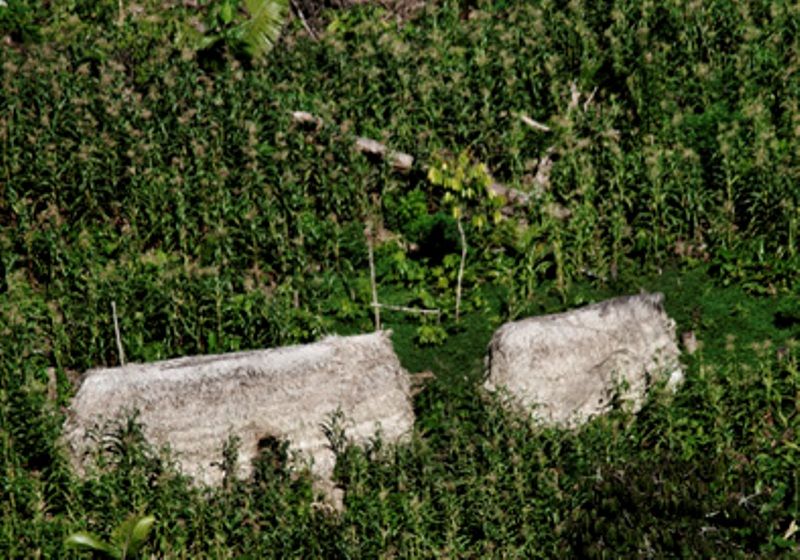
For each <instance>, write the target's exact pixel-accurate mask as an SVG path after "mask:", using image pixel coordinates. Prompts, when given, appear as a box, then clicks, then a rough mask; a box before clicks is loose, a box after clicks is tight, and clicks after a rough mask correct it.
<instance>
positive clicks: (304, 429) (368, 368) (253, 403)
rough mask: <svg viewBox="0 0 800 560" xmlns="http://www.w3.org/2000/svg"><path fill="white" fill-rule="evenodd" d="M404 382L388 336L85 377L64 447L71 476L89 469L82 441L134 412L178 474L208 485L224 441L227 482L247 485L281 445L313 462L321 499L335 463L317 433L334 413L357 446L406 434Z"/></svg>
mask: <svg viewBox="0 0 800 560" xmlns="http://www.w3.org/2000/svg"><path fill="white" fill-rule="evenodd" d="M410 395H411V382H410V378H409V376H408V373H407V372H406V371H405V370H404V369H403V367H402V366H401V365H400V362H399V360H398V358H397V356H396V354H395V353H394V350H393V348H392V344H391V340H390V333H389V332H388V331H382V332H377V333H372V334H367V335H359V336H352V337H336V336H332V337H328V338H325V339H324V340H322V341H321V342H317V343H314V344H307V345H301V346H290V347H285V348H276V349H272V350H257V351H249V352H237V353H232V354H222V355H212V356H195V357H187V358H178V359H174V360H167V361H162V362H156V363H151V364H128V365H126V366H124V367H117V368H108V369H95V370H91V371H89V372H87V373H86V374H85V376H84V378H83V380H82V383H81V384H80V388H79V390H78V392H77V394H76V395H75V397H74V398H73V400H72V403H71V406H70V407H69V410H68V414H67V419H66V422H65V425H64V441H65V443H66V447H67V449H68V451H69V454H70V457H71V460H72V463H73V465H74V466H75V468H76V470H77V471H78V472H79V473H81V474H83V473H85V472H87V470H91V465H92V458H93V456H94V455H95V452H96V450H97V445H98V442H97V441H96V440H93V439H92V437H90V436H91V434H92V433H95V432H96V431H98V430H103V429H104V427H108V426H110V425H113V423H115V422H121V421H122V422H124V421H125V419H126V418H127V417H130V415H131V413H133V412H134V411H136V412H138V418H137V421H138V422H139V423H141V425H142V430H143V433H144V436H145V438H146V439H147V440H148V442H150V443H151V444H152V445H154V446H155V447H156V448H161V447H163V446H165V445H168V446H169V447H170V449H171V451H172V453H173V455H174V458H176V459H177V460H178V464H179V468H180V470H181V471H182V472H183V473H185V474H187V475H189V476H191V477H192V478H194V479H195V480H196V481H197V482H198V483H201V484H207V485H216V484H218V483H220V482H221V481H222V479H223V474H224V473H223V471H222V469H221V468H220V467H219V466H218V465H219V464H220V463H221V462H222V449H223V446H224V445H225V443H226V441H227V440H228V438H229V437H230V436H236V437H238V438H239V440H240V447H239V460H238V464H237V466H236V474H237V475H238V476H239V477H243V478H244V477H247V476H249V475H250V474H251V472H252V466H253V465H252V463H253V460H254V459H256V457H257V456H258V454H259V449H260V447H261V446H263V445H264V443H265V442H275V441H279V442H284V441H285V442H288V443H289V450H290V451H297V452H299V455H300V457H302V458H303V459H311V460H312V461H313V463H312V467H311V470H312V472H313V473H314V474H315V475H316V476H317V477H318V480H319V482H320V485H319V486H318V487H319V488H321V489H322V490H323V491H325V492H328V493H329V495H330V493H331V492H332V490H333V486H332V484H331V476H332V474H333V468H334V464H335V456H334V453H333V452H332V451H331V449H330V447H329V442H328V440H327V438H326V435H325V433H324V430H323V428H322V426H323V424H325V423H327V422H329V421H330V418H331V414H332V413H334V412H336V411H341V413H343V415H344V418H345V419H346V420H347V425H346V430H345V433H346V436H347V437H348V438H350V439H351V440H352V441H354V442H356V443H362V442H365V441H367V440H368V439H369V438H370V437H372V436H374V434H375V432H376V430H377V429H379V428H380V433H381V435H382V437H383V439H384V441H386V442H397V441H399V440H400V439H402V438H404V437H405V436H406V435H407V434H409V433H410V431H411V429H412V427H413V423H414V413H413V409H412V405H411V400H410Z"/></svg>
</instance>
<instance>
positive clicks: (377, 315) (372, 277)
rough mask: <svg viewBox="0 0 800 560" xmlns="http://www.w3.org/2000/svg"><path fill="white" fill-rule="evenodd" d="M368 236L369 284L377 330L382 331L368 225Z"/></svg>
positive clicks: (369, 227)
mask: <svg viewBox="0 0 800 560" xmlns="http://www.w3.org/2000/svg"><path fill="white" fill-rule="evenodd" d="M364 233H366V236H367V251H368V254H369V283H370V286H371V287H372V311H373V313H374V314H375V330H376V331H379V330H381V306H380V304H379V303H378V284H377V282H376V281H375V255H374V253H373V250H372V225H371V224H368V225H367V229H366V231H365V232H364Z"/></svg>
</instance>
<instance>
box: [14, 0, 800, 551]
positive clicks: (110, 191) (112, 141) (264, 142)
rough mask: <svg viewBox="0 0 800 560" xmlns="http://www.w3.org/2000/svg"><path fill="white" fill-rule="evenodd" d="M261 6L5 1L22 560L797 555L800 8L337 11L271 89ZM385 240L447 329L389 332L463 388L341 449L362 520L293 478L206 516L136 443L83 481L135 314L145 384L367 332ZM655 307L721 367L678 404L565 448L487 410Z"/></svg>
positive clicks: (293, 37) (424, 325) (401, 283)
mask: <svg viewBox="0 0 800 560" xmlns="http://www.w3.org/2000/svg"><path fill="white" fill-rule="evenodd" d="M239 4H240V3H239V2H236V1H233V0H223V1H220V2H210V1H192V0H184V1H178V0H166V1H164V0H158V1H156V0H139V1H138V2H136V3H134V2H131V1H129V0H64V1H58V2H55V1H40V0H5V1H0V67H1V68H2V70H0V80H1V81H2V86H1V87H2V89H0V508H1V509H0V511H1V512H2V513H1V514H0V515H1V516H2V517H1V519H2V522H1V523H0V556H2V557H5V558H40V557H43V558H56V557H70V555H76V556H80V554H78V553H77V552H75V551H71V550H69V549H67V548H65V544H64V541H65V538H66V537H67V536H68V535H70V534H72V533H74V532H76V531H80V530H89V531H92V532H95V533H98V534H100V535H104V536H107V535H109V534H110V533H111V531H112V530H113V528H114V527H116V526H117V525H119V524H120V523H121V522H123V521H124V520H125V519H128V518H129V516H130V515H131V514H138V515H145V514H149V515H152V516H153V517H154V519H155V522H154V524H153V529H152V535H151V536H150V538H149V540H148V541H147V542H146V543H145V545H144V548H143V549H142V554H143V555H144V556H149V557H154V558H162V557H164V558H201V557H209V558H227V557H252V558H261V557H298V558H309V557H319V558H374V557H386V558H394V557H410V558H417V557H456V558H458V557H525V558H527V557H542V558H552V557H572V558H574V557H597V558H601V557H623V558H630V557H663V556H670V557H671V556H688V557H691V556H698V557H717V558H728V557H767V556H782V555H783V556H790V557H791V556H796V555H800V549H798V533H797V530H798V525H797V524H798V520H799V519H800V488H799V483H800V481H799V480H798V477H799V476H800V469H798V460H800V447H798V445H799V444H798V440H797V433H798V429H800V405H799V404H798V397H800V371H798V354H800V352H799V351H798V348H797V344H796V342H795V340H796V338H797V336H798V335H800V303H799V302H798V301H799V299H798V295H800V257H798V233H799V232H798V225H799V224H800V76H798V70H800V29H799V28H800V5H799V4H797V3H796V2H790V1H782V0H781V1H767V0H742V1H739V2H729V1H709V2H699V1H688V0H664V1H659V2H655V1H650V0H602V1H594V0H593V1H589V0H573V1H570V2H566V1H556V0H526V1H521V0H520V1H514V0H497V1H494V2H490V1H484V0H441V1H436V2H426V3H424V5H422V6H421V7H419V8H418V9H416V10H404V11H403V17H402V18H400V17H399V16H398V15H397V14H396V13H394V12H392V11H390V10H387V9H386V8H385V7H383V6H382V5H381V3H380V2H377V3H368V4H365V5H359V6H356V7H352V8H350V9H346V10H345V9H333V8H335V7H336V5H337V3H336V2H327V3H325V2H318V3H317V4H318V5H321V6H323V7H329V8H330V9H325V10H323V9H320V10H318V11H317V12H315V18H316V19H315V25H317V27H316V28H315V29H313V30H312V31H313V33H314V36H315V37H314V38H312V37H311V36H310V34H309V32H308V30H307V29H306V28H305V27H304V26H303V22H302V21H301V20H300V18H299V17H290V18H289V21H288V22H287V25H286V26H285V27H284V29H283V33H282V36H281V39H280V40H279V41H278V43H277V44H276V45H275V47H274V49H272V51H271V52H270V53H269V54H268V55H266V56H263V57H253V56H252V50H249V49H248V48H246V47H247V44H246V43H243V42H242V41H243V39H242V37H243V35H242V34H241V33H239V32H238V31H237V30H240V29H241V27H240V24H242V22H243V21H246V18H247V14H246V13H245V12H243V11H242V9H241V8H242V6H240V5H239ZM306 4H308V2H305V3H303V5H306ZM396 4H400V3H396ZM242 5H244V4H243V3H242ZM386 5H387V6H390V5H392V3H387V4H386ZM224 6H227V8H225V7H224ZM320 22H321V23H320ZM293 111H306V112H309V113H311V114H313V115H314V116H316V117H319V119H321V121H319V122H317V123H312V124H311V125H308V124H303V123H298V122H296V120H295V119H293V115H292V112H293ZM357 137H368V138H372V139H375V140H378V141H380V142H382V143H384V144H385V145H386V146H388V147H389V148H390V149H391V150H396V151H399V152H404V153H407V154H410V155H412V156H413V157H414V158H415V159H414V165H413V167H412V168H411V169H410V171H408V172H406V173H400V172H397V170H396V169H393V167H392V165H391V164H390V162H389V161H388V160H386V161H383V160H380V159H377V160H376V159H375V158H372V159H370V158H368V157H366V156H365V155H364V154H363V153H360V152H358V151H357V150H355V149H354V148H353V143H354V141H355V139H356V138H357ZM448 170H451V171H452V170H455V171H453V173H456V174H458V172H459V170H460V172H461V175H459V177H461V178H462V179H463V180H462V181H461V182H460V183H453V182H450V183H448V182H447V181H446V180H445V179H446V177H447V173H448V172H449V171H448ZM493 181H497V182H499V183H502V185H504V186H505V187H506V188H508V189H512V190H513V192H517V193H518V194H524V195H525V196H524V197H522V196H520V197H517V200H516V201H510V200H505V199H499V198H495V197H494V196H493V195H492V193H493V192H494V191H492V190H491V188H489V187H490V186H491V183H492V182H493ZM509 198H510V197H509ZM523 199H524V200H523ZM462 226H463V231H464V239H465V240H466V244H467V249H468V251H467V257H466V261H465V269H464V271H463V283H462V284H463V286H462V288H463V300H462V301H460V302H459V303H460V318H459V320H458V321H456V314H455V305H456V293H457V288H458V285H459V268H460V264H461V249H462V241H461V236H460V233H459V230H460V229H461V228H462ZM368 235H369V236H370V237H369V239H368V237H367V236H368ZM368 241H369V242H370V243H374V251H375V255H374V258H375V268H376V278H377V285H378V291H379V294H380V299H381V301H382V302H383V303H386V304H393V305H397V306H405V307H415V308H433V309H439V310H440V311H441V315H440V316H438V318H437V317H435V316H431V315H413V314H407V313H400V312H393V311H390V310H385V311H384V313H383V317H382V319H383V323H384V326H386V327H388V328H392V329H393V330H394V342H395V347H396V349H397V351H398V354H400V356H401V359H402V361H403V363H404V365H405V366H406V367H407V368H408V369H409V370H411V371H422V370H432V371H433V372H434V374H435V378H434V379H433V380H432V381H430V382H429V383H428V384H427V386H426V387H425V389H424V390H423V391H422V392H421V393H420V394H419V395H417V396H416V397H415V411H416V413H417V426H416V429H415V433H414V434H413V437H412V440H411V442H410V443H409V444H407V445H402V446H399V447H397V448H392V447H389V446H386V445H385V444H382V443H381V442H380V441H379V440H376V441H375V442H374V444H373V445H371V446H370V447H368V448H367V449H361V448H357V447H353V446H350V447H346V448H343V449H340V450H339V457H338V458H339V462H338V466H337V481H338V483H339V485H340V486H341V487H342V488H343V489H344V490H345V491H346V497H345V506H346V508H345V510H344V511H343V512H341V513H335V512H331V511H329V510H327V509H326V508H324V507H323V508H320V507H318V505H316V504H315V496H314V491H313V489H312V486H311V481H310V478H309V476H308V474H307V473H305V472H303V471H302V470H298V469H297V468H294V467H292V466H290V465H286V464H284V463H282V462H281V461H275V460H274V459H275V458H274V457H265V458H264V461H263V464H260V465H259V468H258V470H257V475H256V476H255V478H254V479H253V480H249V481H237V482H231V484H229V485H227V486H226V487H224V488H221V489H216V490H200V489H197V488H195V487H193V486H191V485H190V484H188V483H187V481H186V480H185V479H184V478H182V477H181V476H179V475H178V474H176V471H175V468H174V465H172V464H171V462H170V460H169V458H168V457H163V456H161V455H159V454H157V453H155V452H154V451H153V450H152V449H149V448H148V447H147V445H146V442H144V441H142V438H141V432H140V430H139V428H138V427H137V426H136V424H135V423H132V424H131V425H129V426H126V427H124V429H121V430H120V432H119V433H118V434H117V439H116V441H117V445H116V446H114V448H113V449H111V450H110V451H109V454H108V456H107V460H108V468H106V469H104V470H103V471H102V472H99V473H97V475H96V476H93V477H90V478H89V479H86V480H81V479H78V478H77V477H76V476H75V475H74V474H73V473H72V472H71V471H70V469H69V467H68V464H67V461H66V459H65V458H64V455H63V453H62V452H61V450H60V448H59V444H58V437H59V435H60V431H61V423H62V421H63V418H64V407H65V406H66V405H67V404H68V403H69V398H70V397H71V395H72V394H73V393H74V390H75V384H76V381H77V378H78V376H79V374H80V373H81V372H83V371H85V370H87V369H89V368H93V367H99V366H113V365H117V363H118V360H119V357H118V354H117V348H116V344H115V338H114V326H113V318H112V313H111V304H112V302H114V303H115V305H116V308H117V311H118V313H119V322H120V331H121V333H122V338H123V340H124V347H125V353H126V354H127V357H128V359H129V360H130V361H152V360H158V359H164V358H168V357H175V356H183V355H191V354H202V353H218V352H228V351H233V350H238V349H247V348H266V347H273V346H278V345H284V344H291V343H299V342H307V341H312V340H316V339H318V338H319V337H321V336H323V335H325V334H328V333H340V334H349V333H356V332H365V331H369V330H371V329H373V328H374V325H373V314H372V308H371V307H370V303H371V301H372V294H371V286H370V270H369V259H368V253H369V250H368ZM643 288H644V289H651V290H652V289H657V290H661V291H663V292H665V294H666V298H667V310H668V312H669V313H670V315H672V316H673V317H674V318H675V319H676V321H677V322H678V325H679V330H681V331H688V330H692V331H693V332H694V333H696V335H697V337H698V338H699V339H700V340H701V342H702V344H703V345H702V346H701V348H700V350H699V351H698V352H697V353H695V354H693V355H691V356H690V355H688V354H687V355H686V356H685V357H684V360H685V364H686V368H687V379H686V382H685V384H684V385H683V387H682V388H681V389H680V391H679V392H678V393H677V394H676V395H675V396H669V395H666V394H662V393H660V392H658V391H656V392H655V393H654V395H653V396H652V398H651V399H650V400H649V401H648V403H647V405H646V407H645V408H644V409H643V410H642V411H641V412H640V413H639V414H638V415H636V416H632V415H630V414H629V413H627V412H626V411H624V410H615V411H613V412H612V413H611V414H609V415H607V416H605V417H602V418H597V419H595V420H594V421H592V422H590V423H589V424H587V425H586V426H585V427H583V428H581V429H579V430H574V431H564V430H557V429H554V428H543V427H541V426H538V425H537V424H536V423H535V422H533V421H530V420H529V419H522V418H518V417H516V416H514V415H512V414H509V413H507V412H505V411H504V410H503V409H502V408H501V407H500V406H498V403H496V402H495V401H494V400H492V399H491V398H489V397H487V396H485V395H482V394H481V392H480V390H479V386H480V383H481V381H482V376H483V365H482V359H483V355H484V350H485V348H486V344H487V342H488V340H489V337H490V335H491V332H492V330H493V329H494V328H495V327H497V326H498V325H500V324H501V323H502V322H504V321H506V320H509V319H515V318H519V317H522V316H527V315H531V314H538V313H544V312H552V311H558V310H563V309H566V308H569V307H573V306H577V305H581V304H584V303H588V302H591V301H596V300H598V299H600V298H603V297H607V296H612V295H619V294H626V293H635V292H638V291H639V290H640V289H643ZM222 455H223V451H222V449H220V457H221V460H222Z"/></svg>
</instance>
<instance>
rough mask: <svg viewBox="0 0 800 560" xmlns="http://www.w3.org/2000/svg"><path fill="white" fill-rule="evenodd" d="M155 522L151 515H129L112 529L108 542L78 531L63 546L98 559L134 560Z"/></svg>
mask: <svg viewBox="0 0 800 560" xmlns="http://www.w3.org/2000/svg"><path fill="white" fill-rule="evenodd" d="M155 521H156V518H155V517H154V516H152V515H144V516H138V515H131V516H130V517H128V519H126V520H125V521H123V522H122V523H121V524H120V525H119V526H118V527H117V528H116V529H114V532H113V533H112V534H111V538H110V540H109V542H106V541H104V540H103V539H101V538H100V537H98V536H96V535H93V534H92V533H87V532H85V531H79V532H77V533H73V534H71V535H70V536H69V537H67V539H66V540H65V541H64V544H65V546H67V547H68V548H74V549H77V550H82V551H89V552H93V553H94V554H95V556H96V557H100V558H114V559H117V560H126V559H130V558H136V557H137V555H138V554H139V551H140V550H141V549H142V547H143V546H144V544H145V542H147V537H148V536H149V535H150V531H151V530H152V528H153V524H154V523H155Z"/></svg>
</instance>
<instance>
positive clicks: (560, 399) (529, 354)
mask: <svg viewBox="0 0 800 560" xmlns="http://www.w3.org/2000/svg"><path fill="white" fill-rule="evenodd" d="M663 299H664V296H663V294H659V293H655V294H640V295H635V296H629V297H620V298H615V299H611V300H608V301H605V302H602V303H598V304H595V305H589V306H586V307H583V308H579V309H575V310H572V311H568V312H566V313H559V314H556V315H546V316H542V317H532V318H529V319H525V320H522V321H517V322H513V323H507V324H505V325H503V326H501V327H500V328H499V329H498V330H497V331H496V332H495V334H494V336H493V337H492V341H491V343H490V345H489V356H488V357H487V366H488V370H489V376H488V379H487V381H486V384H485V387H486V388H487V389H489V390H495V389H497V388H499V387H505V388H506V389H507V390H508V392H509V393H510V395H511V396H512V398H513V400H514V401H516V403H517V404H521V405H523V406H524V407H526V408H527V407H534V414H535V415H536V416H537V417H539V418H540V419H541V420H543V421H544V422H546V423H552V424H560V425H575V424H578V423H580V422H583V421H585V420H586V419H588V418H589V417H590V416H593V415H596V414H599V413H602V412H604V411H607V410H608V407H609V406H610V404H611V400H612V398H613V396H614V392H615V391H616V390H617V389H618V388H620V386H621V384H623V383H624V384H627V386H628V388H627V390H626V391H625V392H624V393H623V394H621V395H619V396H620V397H621V398H622V399H623V400H626V401H629V402H630V404H631V405H632V407H633V409H634V410H638V409H639V407H640V406H641V404H642V403H643V400H644V398H645V394H646V391H647V388H648V386H649V385H650V383H651V382H652V381H655V380H656V379H658V376H659V375H662V374H665V375H667V376H670V377H669V382H670V384H672V385H674V384H676V383H677V382H679V381H680V379H682V373H681V369H680V364H679V362H678V356H679V352H678V348H677V345H676V343H675V322H674V321H673V320H672V319H670V318H669V317H668V316H667V314H666V313H665V312H664V308H663V305H662V304H663Z"/></svg>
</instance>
